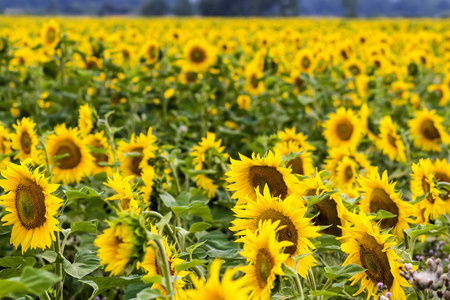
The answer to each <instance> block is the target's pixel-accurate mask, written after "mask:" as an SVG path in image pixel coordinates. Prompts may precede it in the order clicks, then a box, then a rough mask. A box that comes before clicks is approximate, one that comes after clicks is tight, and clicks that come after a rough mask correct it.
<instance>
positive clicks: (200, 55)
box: [184, 40, 216, 72]
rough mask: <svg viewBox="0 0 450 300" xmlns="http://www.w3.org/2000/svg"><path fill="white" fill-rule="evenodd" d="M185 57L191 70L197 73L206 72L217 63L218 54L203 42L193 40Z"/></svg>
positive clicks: (186, 47) (187, 46) (186, 48)
mask: <svg viewBox="0 0 450 300" xmlns="http://www.w3.org/2000/svg"><path fill="white" fill-rule="evenodd" d="M184 55H185V58H186V62H187V65H188V66H189V68H190V69H192V70H193V71H196V72H203V71H206V70H207V69H208V68H209V67H210V66H211V65H212V64H214V63H215V61H216V52H215V51H214V49H213V48H212V47H211V46H209V45H208V44H207V43H206V42H205V41H203V40H191V41H190V42H189V43H188V44H187V45H186V46H185V47H184Z"/></svg>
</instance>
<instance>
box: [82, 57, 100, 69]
mask: <svg viewBox="0 0 450 300" xmlns="http://www.w3.org/2000/svg"><path fill="white" fill-rule="evenodd" d="M84 66H85V68H86V69H87V70H99V69H100V68H101V66H102V64H101V62H100V60H99V59H98V58H97V57H95V56H89V57H86V61H85V62H84Z"/></svg>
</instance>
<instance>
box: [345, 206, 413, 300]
mask: <svg viewBox="0 0 450 300" xmlns="http://www.w3.org/2000/svg"><path fill="white" fill-rule="evenodd" d="M350 221H351V223H353V225H354V226H353V227H343V228H342V233H343V234H342V237H341V238H342V239H344V240H345V242H344V243H343V244H342V245H341V249H342V251H344V252H345V253H348V254H349V255H348V257H347V259H346V260H345V261H344V263H343V265H344V266H346V265H349V264H357V265H359V266H361V267H363V268H365V269H366V271H364V272H361V273H358V274H356V275H353V276H352V277H351V278H350V280H352V281H353V282H352V285H355V284H356V283H357V282H358V281H361V287H360V289H359V290H358V291H357V292H356V293H355V294H354V295H353V296H356V295H358V294H360V293H361V292H363V291H364V290H367V293H368V295H367V299H369V298H370V297H371V296H373V295H374V294H375V292H376V289H377V284H378V283H379V282H382V283H383V284H384V285H386V286H387V289H388V291H389V292H391V294H392V296H391V297H392V299H397V300H406V296H405V292H404V291H403V289H402V286H404V287H407V286H410V285H409V284H408V282H407V281H406V279H405V278H403V277H402V276H401V275H400V269H399V268H400V266H401V263H400V262H399V260H400V259H401V258H400V256H398V254H397V253H396V252H395V250H394V249H393V247H394V246H395V245H396V242H395V241H389V239H390V238H391V236H392V235H391V234H386V233H383V234H381V233H380V230H379V228H378V227H376V226H373V223H372V221H371V219H370V217H367V216H366V215H365V214H364V213H363V212H360V213H359V215H353V216H352V217H351V218H350Z"/></svg>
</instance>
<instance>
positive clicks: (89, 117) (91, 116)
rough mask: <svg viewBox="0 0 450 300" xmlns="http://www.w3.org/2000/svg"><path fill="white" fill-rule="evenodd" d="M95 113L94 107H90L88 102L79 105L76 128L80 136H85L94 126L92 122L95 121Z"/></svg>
mask: <svg viewBox="0 0 450 300" xmlns="http://www.w3.org/2000/svg"><path fill="white" fill-rule="evenodd" d="M96 119H97V113H96V111H95V109H93V108H91V107H90V106H89V104H87V103H86V104H84V105H81V106H80V108H79V109H78V128H80V133H81V135H82V136H84V137H85V136H87V135H88V134H89V133H91V131H92V128H94V122H96Z"/></svg>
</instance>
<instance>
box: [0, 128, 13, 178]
mask: <svg viewBox="0 0 450 300" xmlns="http://www.w3.org/2000/svg"><path fill="white" fill-rule="evenodd" d="M10 153H11V134H10V133H9V131H8V129H6V128H5V127H3V125H2V124H1V122H0V170H3V169H4V168H5V167H6V164H7V163H8V162H9V161H10V160H11V159H10V156H9V155H10Z"/></svg>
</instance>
